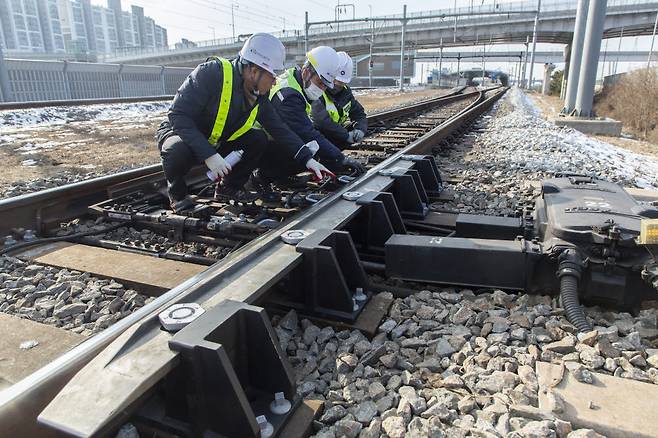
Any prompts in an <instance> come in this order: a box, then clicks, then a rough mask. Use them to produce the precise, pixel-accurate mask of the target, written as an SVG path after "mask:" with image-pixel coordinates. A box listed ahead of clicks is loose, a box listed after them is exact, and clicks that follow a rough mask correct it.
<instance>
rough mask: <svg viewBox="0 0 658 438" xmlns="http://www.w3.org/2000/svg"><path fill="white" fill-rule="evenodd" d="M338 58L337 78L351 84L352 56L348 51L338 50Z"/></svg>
mask: <svg viewBox="0 0 658 438" xmlns="http://www.w3.org/2000/svg"><path fill="white" fill-rule="evenodd" d="M338 60H339V62H338V71H337V72H336V79H338V80H339V81H341V82H342V83H344V84H349V83H350V81H351V80H352V67H353V65H352V58H350V55H348V54H347V53H346V52H338Z"/></svg>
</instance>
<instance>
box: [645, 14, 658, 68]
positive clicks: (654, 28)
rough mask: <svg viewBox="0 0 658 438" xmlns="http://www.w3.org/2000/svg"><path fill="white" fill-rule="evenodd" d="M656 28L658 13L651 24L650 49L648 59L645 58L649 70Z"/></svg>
mask: <svg viewBox="0 0 658 438" xmlns="http://www.w3.org/2000/svg"><path fill="white" fill-rule="evenodd" d="M656 27H658V12H657V13H656V22H655V23H653V34H651V48H650V49H649V57H648V58H647V68H651V57H652V56H653V43H654V41H655V40H656Z"/></svg>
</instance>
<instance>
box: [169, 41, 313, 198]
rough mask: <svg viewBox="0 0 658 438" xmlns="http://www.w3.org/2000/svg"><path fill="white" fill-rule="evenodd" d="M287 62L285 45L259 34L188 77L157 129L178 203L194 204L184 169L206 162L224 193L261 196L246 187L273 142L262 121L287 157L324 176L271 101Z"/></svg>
mask: <svg viewBox="0 0 658 438" xmlns="http://www.w3.org/2000/svg"><path fill="white" fill-rule="evenodd" d="M284 61H285V48H284V46H283V44H282V43H281V42H280V41H279V40H278V39H277V38H275V37H274V36H272V35H269V34H266V33H257V34H254V35H252V36H251V37H249V39H247V41H245V43H244V46H243V47H242V50H240V53H239V56H238V57H237V59H235V60H233V61H228V60H226V59H222V58H214V59H210V60H208V61H207V62H205V63H203V64H200V65H199V66H198V67H197V68H195V69H194V71H192V73H190V75H189V76H188V77H187V79H186V80H185V82H183V84H182V85H181V86H180V88H179V89H178V92H177V93H176V96H175V97H174V100H173V102H172V104H171V106H170V108H169V112H168V117H167V120H165V121H164V122H162V123H161V125H160V127H159V128H158V133H157V139H158V148H159V149H160V157H161V159H162V167H163V169H164V174H165V178H166V180H167V188H168V193H169V200H170V203H171V207H172V209H174V210H175V211H180V210H185V209H187V208H190V207H192V206H193V205H194V201H193V200H192V199H191V198H190V197H189V195H188V191H187V185H186V183H185V175H186V174H187V173H188V172H189V171H190V169H191V168H192V167H193V166H195V165H198V164H201V163H205V165H206V166H207V167H208V169H209V171H208V176H209V177H210V178H211V179H213V180H218V181H219V180H221V183H220V182H218V184H217V188H216V191H215V195H216V196H217V197H219V198H229V199H236V200H238V201H251V200H254V199H255V197H257V195H256V196H254V194H253V193H250V192H247V191H245V190H244V184H245V183H246V182H247V181H248V180H249V177H250V175H251V173H252V171H253V170H254V169H255V168H256V167H257V165H258V160H259V159H260V157H261V155H262V154H263V152H264V151H265V149H266V146H267V143H268V140H267V136H266V134H265V132H264V131H263V130H262V129H257V128H255V127H254V123H255V122H258V123H260V125H262V127H263V128H264V129H266V130H267V132H268V133H269V134H270V135H271V136H272V137H273V138H275V139H276V140H277V141H279V142H280V143H281V144H283V145H285V147H286V148H287V151H288V152H287V153H288V155H290V156H293V155H295V154H297V155H298V156H302V157H304V158H306V161H303V165H305V166H306V167H307V168H311V167H312V168H313V169H314V170H317V172H316V173H317V174H318V175H321V171H322V170H323V169H324V170H325V171H326V169H325V168H324V167H322V166H321V165H319V163H317V162H316V161H315V160H311V153H310V150H309V148H308V147H306V145H305V144H304V142H303V141H302V140H301V139H300V138H299V136H298V135H296V134H295V133H294V132H292V131H291V130H290V129H289V128H288V127H287V126H286V125H285V124H284V123H282V121H281V118H280V117H279V115H278V114H277V112H276V110H275V109H274V108H273V106H272V104H271V102H270V100H269V91H270V89H271V88H272V86H273V85H274V83H275V81H276V73H275V72H276V71H277V70H279V71H280V70H283V67H284ZM234 151H238V153H237V154H236V153H233V154H232V156H231V158H235V157H237V160H230V159H229V160H226V159H225V157H227V156H228V155H229V154H230V153H231V152H234ZM309 161H310V162H311V163H310V165H308V162H309Z"/></svg>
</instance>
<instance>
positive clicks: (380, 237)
mask: <svg viewBox="0 0 658 438" xmlns="http://www.w3.org/2000/svg"><path fill="white" fill-rule="evenodd" d="M356 203H357V205H361V206H362V208H361V209H360V210H359V215H358V216H357V217H356V218H354V219H353V220H352V221H351V229H350V230H349V231H350V234H351V236H352V239H353V240H354V243H357V244H360V245H361V246H363V247H379V248H384V244H385V243H386V241H387V240H388V238H389V237H391V236H392V235H393V234H406V233H407V230H406V228H405V226H404V222H403V220H402V216H401V215H400V210H398V205H397V203H396V202H395V198H394V197H393V195H392V194H391V193H387V192H366V193H365V194H364V195H363V196H361V197H360V198H359V199H357V200H356Z"/></svg>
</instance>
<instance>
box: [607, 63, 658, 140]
mask: <svg viewBox="0 0 658 438" xmlns="http://www.w3.org/2000/svg"><path fill="white" fill-rule="evenodd" d="M595 111H596V113H597V114H598V115H599V116H607V117H611V118H613V119H616V120H619V121H621V122H622V123H623V124H624V128H625V130H627V131H629V132H631V133H633V134H635V135H636V136H638V137H640V138H642V139H645V140H648V141H651V142H653V143H658V129H657V124H658V69H655V68H652V69H641V70H635V71H632V72H630V73H628V74H627V75H626V76H624V77H623V78H622V79H621V80H619V82H618V83H616V84H615V85H613V86H612V87H610V90H609V91H606V93H605V94H604V95H602V96H601V97H600V98H599V99H598V101H597V103H596V105H595Z"/></svg>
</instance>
